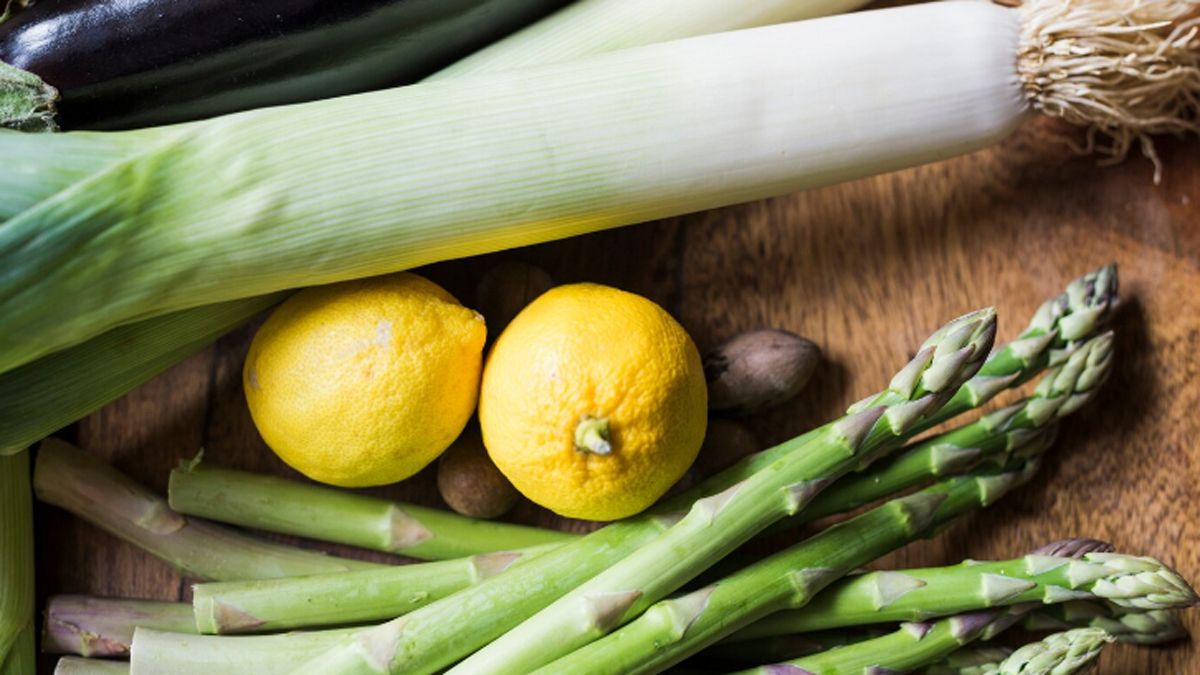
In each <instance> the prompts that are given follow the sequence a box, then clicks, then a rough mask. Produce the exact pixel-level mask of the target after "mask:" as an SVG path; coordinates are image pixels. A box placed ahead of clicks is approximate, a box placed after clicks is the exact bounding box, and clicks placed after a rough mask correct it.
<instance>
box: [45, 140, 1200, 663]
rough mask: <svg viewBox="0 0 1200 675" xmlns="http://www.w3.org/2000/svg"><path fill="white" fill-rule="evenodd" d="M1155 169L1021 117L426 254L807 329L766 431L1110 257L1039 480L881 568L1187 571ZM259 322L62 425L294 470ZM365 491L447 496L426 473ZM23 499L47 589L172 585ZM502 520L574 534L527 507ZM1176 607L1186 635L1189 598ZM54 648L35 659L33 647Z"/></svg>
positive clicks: (1185, 655)
mask: <svg viewBox="0 0 1200 675" xmlns="http://www.w3.org/2000/svg"><path fill="white" fill-rule="evenodd" d="M1162 152H1163V157H1164V160H1165V162H1166V166H1167V171H1166V179H1165V182H1164V184H1163V185H1162V186H1154V185H1152V184H1151V182H1150V178H1151V171H1150V167H1149V165H1148V163H1147V162H1145V161H1142V160H1140V159H1136V160H1132V161H1129V162H1126V163H1125V164H1123V165H1121V166H1118V167H1110V168H1101V167H1097V166H1096V165H1095V163H1094V161H1092V160H1090V159H1080V158H1072V157H1070V156H1069V155H1068V154H1066V153H1065V152H1064V150H1063V148H1062V147H1061V146H1059V145H1058V144H1057V143H1055V142H1054V141H1053V140H1052V139H1051V137H1050V136H1049V135H1048V133H1047V129H1046V127H1045V125H1036V124H1031V125H1030V126H1029V128H1027V129H1025V130H1023V131H1022V132H1021V133H1019V134H1018V135H1017V136H1016V137H1014V138H1013V139H1011V140H1010V141H1009V142H1007V143H1005V144H1004V145H1003V146H1002V147H1000V148H999V149H997V150H994V151H990V152H985V153H979V154H977V155H973V156H970V157H964V158H959V159H955V160H951V161H947V162H943V163H940V164H937V165H933V166H928V167H923V168H919V169H915V170H911V171H905V172H901V173H897V174H892V175H888V176H882V177H877V178H873V179H868V180H863V181H858V182H855V183H851V184H847V185H841V186H835V187H831V188H827V189H823V190H817V191H813V192H810V193H806V194H800V195H794V196H789V197H783V198H778V199H773V200H767V201H763V202H758V203H753V204H746V205H741V206H737V207H731V208H726V209H721V210H717V211H712V212H708V213H701V214H694V215H691V216H687V217H684V218H677V219H672V220H668V221H664V222H660V223H654V224H647V225H641V226H636V227H630V228H625V229H622V230H617V231H612V232H606V233H600V234H595V235H591V236H587V237H580V238H577V239H574V240H571V241H566V242H556V243H550V244H546V245H543V246H538V247H532V248H528V249H522V250H518V251H512V252H507V253H503V254H497V255H492V256H484V257H481V258H475V259H470V260H464V261H455V262H450V263H444V264H441V265H436V266H433V267H431V268H427V269H426V270H424V273H426V274H428V275H429V276H430V277H431V278H433V279H434V280H436V281H438V282H440V283H443V284H444V285H445V286H446V287H447V288H449V289H450V290H451V291H452V292H454V293H455V294H457V295H458V297H460V298H461V299H463V300H464V301H466V302H468V303H469V302H470V301H471V298H472V296H473V291H472V288H473V284H474V283H475V280H476V279H477V278H478V277H479V276H480V275H481V274H482V273H483V272H484V271H486V270H487V269H488V268H489V267H490V266H491V265H493V264H494V263H496V262H498V261H500V260H506V259H517V260H525V261H530V262H534V263H537V264H539V265H542V266H544V267H545V268H546V269H547V270H548V271H550V273H551V274H552V275H553V276H554V277H555V279H556V280H558V281H559V282H571V281H579V280H589V281H598V282H602V283H609V284H613V285H616V286H619V287H621V288H625V289H628V290H631V291H635V292H638V293H642V294H644V295H646V296H648V297H650V298H652V299H654V300H656V301H658V302H660V303H662V304H663V305H664V306H665V307H667V308H668V309H669V310H670V311H671V312H672V313H673V314H674V315H675V316H677V317H678V318H679V319H680V320H681V321H682V322H683V324H684V325H685V326H686V327H687V328H688V330H689V331H691V333H692V335H693V336H694V337H695V338H696V341H697V342H698V343H699V344H700V346H701V347H702V348H704V347H706V346H711V345H713V344H715V343H717V342H719V341H720V340H722V339H724V338H726V337H728V336H730V335H731V334H733V333H735V332H737V331H739V330H742V329H746V328H752V327H756V326H776V327H781V328H786V329H789V330H793V331H796V332H799V333H801V334H804V335H807V336H809V337H811V338H813V339H815V340H816V341H818V342H819V343H820V344H821V345H822V346H823V347H824V349H825V352H826V354H827V356H828V361H827V363H825V364H824V365H823V366H822V367H821V369H820V371H819V372H818V374H817V376H816V378H815V380H814V382H813V384H812V385H811V386H810V387H809V389H808V390H807V391H806V392H805V393H804V394H802V395H801V396H800V397H799V398H798V399H797V400H796V401H794V402H793V403H791V404H789V405H787V406H786V407H784V408H783V409H780V410H776V411H773V412H771V413H770V414H767V415H763V416H760V417H757V418H753V419H750V420H747V422H748V424H750V426H752V428H753V429H754V431H755V432H756V433H757V434H758V435H759V437H760V438H761V439H762V440H763V441H765V442H776V441H779V440H782V439H784V438H787V437H789V436H791V435H793V434H795V433H798V432H800V431H803V430H804V429H806V428H809V427H811V426H813V425H815V424H817V423H819V422H821V421H823V420H825V419H827V418H829V417H832V416H834V415H836V414H837V413H838V411H839V410H841V409H842V408H843V407H844V406H845V405H846V404H847V403H849V402H851V401H853V400H856V399H857V398H858V397H860V396H862V395H865V394H867V393H869V392H871V391H873V390H875V389H877V388H878V386H879V384H880V382H881V381H883V380H884V378H886V377H888V374H889V373H891V372H892V371H893V370H894V368H895V367H896V366H897V365H898V364H900V363H901V362H903V360H905V359H906V358H907V357H908V356H909V350H910V349H911V348H912V346H913V345H914V344H916V342H917V341H918V340H919V339H921V337H922V336H924V335H925V334H926V333H928V332H929V330H931V329H932V328H934V327H936V326H937V325H939V324H940V323H942V322H943V321H944V320H946V319H947V318H949V317H950V316H952V315H954V314H956V313H960V312H964V311H967V310H970V309H973V308H976V307H980V306H984V305H989V304H991V305H996V306H997V307H998V308H999V310H1000V312H1001V316H1002V328H1001V337H1002V338H1009V337H1012V336H1013V335H1015V334H1016V333H1017V332H1019V330H1020V329H1021V328H1022V327H1023V325H1024V322H1025V319H1026V318H1027V317H1028V316H1029V314H1030V313H1031V312H1032V311H1033V309H1034V308H1035V307H1036V306H1037V304H1038V303H1039V302H1041V300H1042V299H1043V298H1045V297H1047V296H1048V295H1050V294H1052V293H1055V292H1056V291H1057V290H1058V289H1059V288H1060V287H1061V286H1062V285H1063V283H1065V282H1066V281H1067V280H1068V279H1069V278H1070V277H1071V276H1074V275H1075V274H1078V273H1080V272H1082V271H1085V270H1087V269H1089V268H1092V267H1095V266H1098V265H1100V264H1103V263H1106V262H1109V261H1111V260H1116V261H1117V262H1119V263H1120V265H1121V274H1122V278H1123V282H1124V289H1123V291H1124V296H1125V298H1126V302H1125V305H1124V306H1123V308H1122V309H1121V312H1120V314H1119V316H1118V318H1117V320H1116V328H1117V331H1118V350H1119V351H1118V358H1119V366H1118V369H1117V372H1116V374H1115V376H1114V377H1113V379H1112V381H1111V382H1110V383H1109V385H1108V388H1107V390H1106V392H1105V393H1104V394H1103V395H1102V396H1101V397H1100V399H1101V400H1099V401H1097V402H1096V403H1095V404H1094V405H1093V406H1092V407H1091V408H1090V409H1088V410H1087V411H1086V412H1084V413H1082V414H1080V415H1079V416H1078V417H1076V418H1074V419H1072V420H1071V421H1070V423H1069V424H1067V425H1065V428H1064V430H1063V433H1062V436H1061V439H1060V442H1059V444H1058V448H1057V449H1056V451H1055V452H1054V454H1053V455H1052V456H1051V457H1050V459H1049V461H1048V462H1047V465H1046V467H1045V468H1044V470H1043V471H1042V473H1041V475H1040V476H1039V477H1038V478H1037V479H1036V480H1035V481H1034V483H1033V484H1032V485H1029V486H1028V487H1026V488H1025V489H1024V490H1022V491H1021V492H1020V493H1019V494H1017V495H1015V496H1013V497H1011V498H1009V499H1007V500H1006V501H1004V502H1003V503H1001V504H998V505H996V506H995V507H994V508H992V509H990V510H988V511H987V512H985V513H982V514H980V515H978V516H975V517H971V518H968V519H966V520H965V521H964V522H962V523H961V524H960V525H958V526H956V527H953V528H951V529H950V530H949V531H948V532H946V533H944V534H942V535H941V536H940V537H939V538H937V539H936V540H933V541H927V542H921V543H918V544H916V545H914V546H911V547H909V548H907V549H905V550H904V551H901V552H899V553H897V554H896V555H893V556H890V557H889V558H888V559H886V560H884V561H882V563H881V564H884V565H905V566H909V565H929V564H944V563H950V562H955V561H958V560H961V559H962V558H964V557H974V558H992V557H1008V556H1012V555H1017V554H1020V553H1022V552H1023V551H1026V550H1028V549H1029V548H1031V547H1033V546H1035V545H1037V544H1039V543H1041V542H1044V541H1047V540H1050V539H1056V538H1062V537H1067V536H1077V535H1087V536H1094V537H1099V538H1103V539H1108V540H1111V541H1113V542H1114V543H1116V544H1117V545H1118V546H1119V547H1120V548H1121V549H1123V550H1127V551H1135V552H1140V553H1145V554H1148V555H1154V556H1157V557H1160V558H1163V559H1164V560H1168V561H1170V562H1172V563H1173V564H1175V565H1176V566H1177V567H1178V568H1179V569H1180V571H1182V572H1183V573H1184V574H1185V575H1186V576H1188V577H1189V578H1191V579H1193V580H1197V579H1200V544H1197V534H1200V533H1198V532H1197V526H1196V517H1195V514H1196V513H1197V510H1198V509H1200V499H1198V498H1197V489H1196V487H1195V486H1196V485H1197V483H1200V449H1198V448H1197V445H1196V441H1195V439H1196V438H1197V437H1200V423H1198V422H1197V413H1196V411H1197V409H1200V381H1198V379H1197V374H1198V373H1197V369H1198V366H1197V363H1198V361H1197V358H1196V356H1195V354H1196V353H1197V352H1198V351H1200V218H1198V217H1197V215H1196V213H1195V210H1194V209H1193V208H1192V206H1191V200H1192V199H1195V198H1200V195H1194V194H1193V193H1194V192H1195V191H1196V188H1197V186H1198V185H1200V183H1198V181H1197V179H1198V175H1197V172H1198V166H1200V165H1198V164H1197V163H1196V162H1195V161H1194V159H1193V157H1194V149H1193V148H1191V147H1189V146H1185V145H1173V144H1170V143H1167V144H1163V147H1162ZM251 335H252V328H246V329H243V330H239V331H236V332H235V333H233V334H232V335H230V336H228V337H227V338H225V339H223V340H222V341H221V342H220V343H219V344H217V345H216V346H215V347H214V348H212V349H210V350H208V351H206V352H205V353H203V354H200V355H198V356H196V357H194V358H192V359H190V360H188V361H187V362H185V363H183V364H181V365H179V366H178V367H176V368H174V369H172V370H171V371H170V372H168V373H166V374H164V375H163V376H161V377H159V378H157V379H156V380H154V381H153V382H151V383H149V384H147V385H146V386H144V387H142V388H141V389H139V390H138V391H136V392H134V393H132V394H130V395H129V396H127V397H126V398H124V399H122V400H121V401H119V402H117V403H114V404H113V405H111V406H109V407H107V408H105V409H104V410H102V411H100V412H98V413H96V414H95V415H92V416H91V417H89V418H88V419H87V420H85V421H83V422H82V423H81V424H79V425H78V428H77V430H76V433H77V438H78V441H79V442H80V443H81V444H82V445H83V446H84V447H85V448H87V449H89V450H91V451H93V452H97V453H100V454H102V455H103V456H105V457H107V458H110V459H111V460H113V461H114V462H115V463H116V464H117V465H118V466H120V467H121V468H122V469H123V470H125V471H128V472H129V473H130V474H132V475H134V476H136V477H137V478H139V479H140V480H142V481H145V482H146V483H147V484H149V485H151V486H153V487H154V488H156V489H158V490H162V489H164V487H165V481H166V475H167V471H168V470H169V469H170V467H171V466H172V465H174V464H175V463H176V462H177V461H178V460H179V459H181V458H183V457H189V456H191V455H193V454H194V453H195V452H196V451H197V450H198V449H199V448H201V447H203V448H204V449H205V451H206V453H208V456H209V457H210V458H211V459H212V460H213V461H214V462H217V463H220V464H225V465H230V466H235V467H242V468H247V469H253V470H256V471H270V472H274V473H279V474H283V475H294V474H293V473H292V472H290V470H288V469H287V468H286V467H284V466H283V465H282V464H281V463H280V462H279V461H278V460H277V459H276V458H275V457H274V456H273V455H272V454H270V452H269V451H268V450H267V449H266V448H265V446H264V445H263V443H262V441H261V440H260V439H259V438H258V436H257V434H256V433H255V431H254V427H253V424H252V423H251V421H250V419H249V416H248V414H247V412H246V408H245V403H244V400H243V398H242V394H241V390H240V380H239V370H240V366H241V359H242V357H243V354H244V351H245V348H246V345H247V343H248V340H249V338H250V336H251ZM376 492H378V493H380V494H386V495H389V496H393V497H397V498H401V499H407V500H412V501H417V502H421V503H427V504H435V505H437V504H440V501H439V498H438V496H437V492H436V489H435V487H434V483H433V480H432V475H431V474H430V472H429V471H426V472H423V473H422V474H420V475H418V476H417V477H415V478H413V479H411V480H409V481H405V482H404V483H402V484H399V485H395V486H391V487H388V488H382V489H379V490H376ZM38 516H39V519H40V520H39V538H38V551H37V553H38V556H39V557H38V559H39V570H40V577H39V593H40V596H41V597H43V598H44V597H45V595H46V594H48V593H56V592H66V591H70V592H88V593H97V594H104V595H123V596H136V597H146V598H161V599H169V598H180V597H183V595H184V593H185V591H186V584H185V583H184V580H181V579H180V578H179V577H178V575H176V574H174V573H173V572H171V571H170V570H168V569H167V568H166V567H165V566H164V565H162V564H160V563H158V562H156V561H155V560H153V559H150V558H149V557H148V556H146V555H143V554H141V553H140V552H138V551H135V550H133V549H132V548H131V547H129V546H127V545H124V544H122V543H120V542H117V541H115V540H113V539H112V538H111V537H108V536H107V535H104V534H103V533H99V532H97V531H95V530H94V529H93V528H90V527H88V526H86V525H84V524H81V523H79V522H77V521H75V520H74V519H72V518H70V517H68V516H66V515H64V514H62V513H59V512H57V511H56V510H54V509H49V508H42V509H40V510H39V512H38ZM511 518H512V519H513V520H516V521H520V522H527V523H536V524H541V525H551V526H560V527H572V528H576V529H579V528H583V527H585V526H584V525H582V524H578V523H565V522H563V521H561V520H560V519H558V518H555V517H554V516H552V515H551V514H548V513H547V512H545V511H544V510H541V509H538V508H536V507H534V506H532V505H529V504H525V505H522V506H521V507H519V508H518V509H517V510H516V511H515V512H514V513H513V514H512V516H511ZM1187 623H1188V625H1189V627H1190V629H1191V630H1192V631H1193V632H1197V631H1200V620H1198V619H1197V614H1196V613H1195V612H1189V613H1188V615H1187ZM47 663H49V661H47ZM1196 671H1200V654H1198V653H1197V651H1196V649H1195V648H1194V647H1193V646H1191V645H1190V644H1186V643H1185V644H1182V645H1179V646H1174V647H1169V648H1160V649H1133V648H1129V647H1117V648H1114V649H1112V650H1110V651H1109V653H1107V654H1106V655H1105V657H1104V658H1103V661H1102V669H1101V671H1100V672H1103V673H1108V674H1117V673H1140V674H1145V675H1176V674H1178V673H1184V672H1196Z"/></svg>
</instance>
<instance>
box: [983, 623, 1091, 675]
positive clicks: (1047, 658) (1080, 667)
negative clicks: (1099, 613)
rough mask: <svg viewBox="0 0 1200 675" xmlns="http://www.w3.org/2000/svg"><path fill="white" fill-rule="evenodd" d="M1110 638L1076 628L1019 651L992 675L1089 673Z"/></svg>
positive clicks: (1066, 674) (1085, 629)
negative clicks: (1087, 671)
mask: <svg viewBox="0 0 1200 675" xmlns="http://www.w3.org/2000/svg"><path fill="white" fill-rule="evenodd" d="M1109 642H1112V637H1111V636H1110V635H1108V633H1105V632H1104V631H1103V630H1101V629H1099V628H1075V629H1072V630H1069V631H1065V632H1062V633H1055V634H1054V635H1051V636H1049V637H1047V638H1045V639H1043V640H1041V641H1038V642H1031V643H1029V644H1027V645H1025V646H1024V647H1020V648H1019V649H1017V651H1015V652H1013V653H1012V655H1011V656H1009V657H1008V658H1007V659H1004V661H1003V662H1002V663H1001V664H1000V666H999V667H998V668H996V669H995V670H994V671H992V673H994V675H1071V674H1072V673H1082V672H1084V671H1086V670H1091V668H1092V665H1093V662H1094V661H1095V660H1096V657H1097V656H1099V655H1100V650H1101V649H1103V648H1104V645H1106V644H1108V643H1109ZM992 673H989V674H988V675H992Z"/></svg>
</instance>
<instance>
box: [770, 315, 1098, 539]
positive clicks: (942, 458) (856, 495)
mask: <svg viewBox="0 0 1200 675" xmlns="http://www.w3.org/2000/svg"><path fill="white" fill-rule="evenodd" d="M1112 345H1113V334H1112V333H1111V332H1107V333H1102V334H1100V335H1098V336H1096V337H1093V338H1090V339H1088V340H1087V341H1085V342H1083V343H1081V344H1079V345H1078V346H1077V347H1075V348H1073V349H1072V350H1071V351H1070V352H1069V354H1067V355H1065V356H1064V357H1063V358H1060V359H1058V361H1059V365H1057V366H1055V367H1053V368H1052V369H1051V370H1050V371H1049V372H1048V373H1047V374H1046V376H1045V377H1044V378H1042V380H1041V382H1040V383H1039V384H1038V387H1037V389H1036V390H1035V391H1034V393H1033V395H1032V396H1030V397H1029V398H1026V399H1024V400H1023V401H1021V402H1019V403H1016V404H1013V405H1010V406H1008V407H1005V408H1004V409H1002V410H999V411H996V412H993V413H989V414H987V415H984V416H983V417H982V418H980V419H979V420H977V421H975V422H972V423H970V424H967V425H964V426H961V427H959V428H957V429H954V430H952V431H950V432H947V433H944V434H941V435H938V436H934V437H933V438H930V439H929V440H927V441H924V442H922V443H918V444H917V445H915V446H914V447H912V448H911V449H907V450H905V451H904V452H900V453H897V454H896V455H895V456H894V457H890V458H888V459H885V460H882V461H881V462H880V465H879V466H873V467H871V469H872V470H871V471H870V472H869V473H860V474H856V475H851V476H847V477H845V478H843V479H841V480H840V481H838V483H837V488H836V489H835V490H828V491H826V492H824V493H822V494H820V495H818V496H817V498H816V499H814V500H813V502H812V503H811V504H810V505H809V506H808V508H806V509H805V510H804V511H803V512H802V513H801V514H800V517H799V518H797V519H793V520H803V521H811V520H816V519H818V518H823V517H825V516H829V515H833V514H835V513H841V512H842V511H847V510H850V509H853V508H855V507H858V506H861V505H863V504H867V503H870V502H872V501H874V500H876V499H879V498H880V497H884V496H887V495H890V494H893V493H895V492H899V491H900V490H904V489H906V488H909V487H912V486H914V485H919V484H920V483H921V482H922V481H924V480H926V479H927V478H928V477H929V476H930V475H933V476H945V475H949V474H954V473H959V472H962V471H964V470H966V469H969V468H970V467H972V466H975V465H976V464H978V463H979V462H981V461H985V460H989V459H991V460H995V459H997V457H999V461H1000V462H1001V463H1003V462H1004V461H1005V460H1004V455H1005V454H1006V453H1008V452H1009V451H1011V450H1012V448H1014V447H1017V446H1020V445H1021V444H1022V439H1023V438H1024V437H1025V436H1028V435H1029V434H1031V433H1037V430H1039V429H1042V428H1044V427H1045V426H1047V425H1049V424H1051V423H1053V422H1054V421H1056V420H1058V419H1060V418H1062V417H1065V416H1066V415H1069V414H1071V413H1073V412H1075V411H1076V410H1078V409H1079V408H1080V407H1082V406H1083V405H1084V404H1085V403H1087V401H1088V400H1090V399H1091V397H1092V395H1093V394H1094V393H1095V391H1096V390H1097V389H1098V388H1099V387H1100V385H1101V384H1103V383H1104V381H1105V380H1106V379H1107V378H1108V375H1109V372H1110V371H1111V366H1112ZM790 522H791V521H789V524H790Z"/></svg>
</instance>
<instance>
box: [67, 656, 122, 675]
mask: <svg viewBox="0 0 1200 675" xmlns="http://www.w3.org/2000/svg"><path fill="white" fill-rule="evenodd" d="M54 675H129V664H128V663H125V662H123V661H102V660H100V659H81V658H78V657H74V656H64V657H62V658H61V659H59V660H58V663H57V664H56V665H55V666H54Z"/></svg>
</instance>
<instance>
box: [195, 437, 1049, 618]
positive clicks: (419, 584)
mask: <svg viewBox="0 0 1200 675" xmlns="http://www.w3.org/2000/svg"><path fill="white" fill-rule="evenodd" d="M1042 431H1045V428H1044V429H1043V430H1042ZM1050 440H1051V437H1050V436H1048V435H1044V436H1034V435H1030V434H1026V435H1023V436H1022V437H1021V438H1020V442H1023V443H1024V445H1016V443H1017V441H1016V440H1015V439H1014V440H1013V443H1014V445H1013V451H1014V452H1025V453H1026V454H1029V453H1033V452H1039V451H1040V450H1041V448H1042V447H1044V446H1045V445H1047V444H1049V442H1050ZM1009 454H1012V453H1011V452H1010V453H1009ZM869 475H876V472H874V470H872V472H871V474H869ZM880 480H881V481H883V480H884V478H882V477H881V478H880ZM323 515H328V514H323ZM545 550H547V547H542V548H541V549H530V550H526V551H525V552H524V553H522V552H511V553H496V554H483V555H481V556H477V557H475V558H470V559H461V560H455V561H445V562H441V563H427V564H424V565H409V566H405V567H398V568H387V569H381V570H369V571H359V572H342V573H332V574H324V575H311V576H306V577H295V578H286V579H271V580H257V581H244V582H219V583H209V584H199V585H197V586H194V587H193V594H194V604H195V608H196V621H197V625H198V626H199V629H200V632H201V633H241V632H270V631H273V630H281V629H294V628H306V627H313V626H322V625H338V624H351V623H365V622H368V621H375V620H379V619H384V618H388V617H395V616H400V615H403V614H406V613H408V612H411V611H413V610H414V609H416V608H418V607H420V606H423V605H425V604H428V603H429V602H432V601H434V600H437V599H439V598H442V597H445V596H447V595H449V594H450V593H452V592H455V591H457V590H460V589H462V588H465V587H467V586H469V585H472V584H474V583H477V582H479V581H480V580H481V579H483V578H486V577H488V576H491V575H492V574H495V573H497V572H499V571H501V570H503V569H506V568H507V567H508V564H509V563H511V562H514V561H515V560H517V559H518V556H520V559H522V560H527V559H528V557H529V556H531V555H533V554H536V553H540V552H544V551H545Z"/></svg>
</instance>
